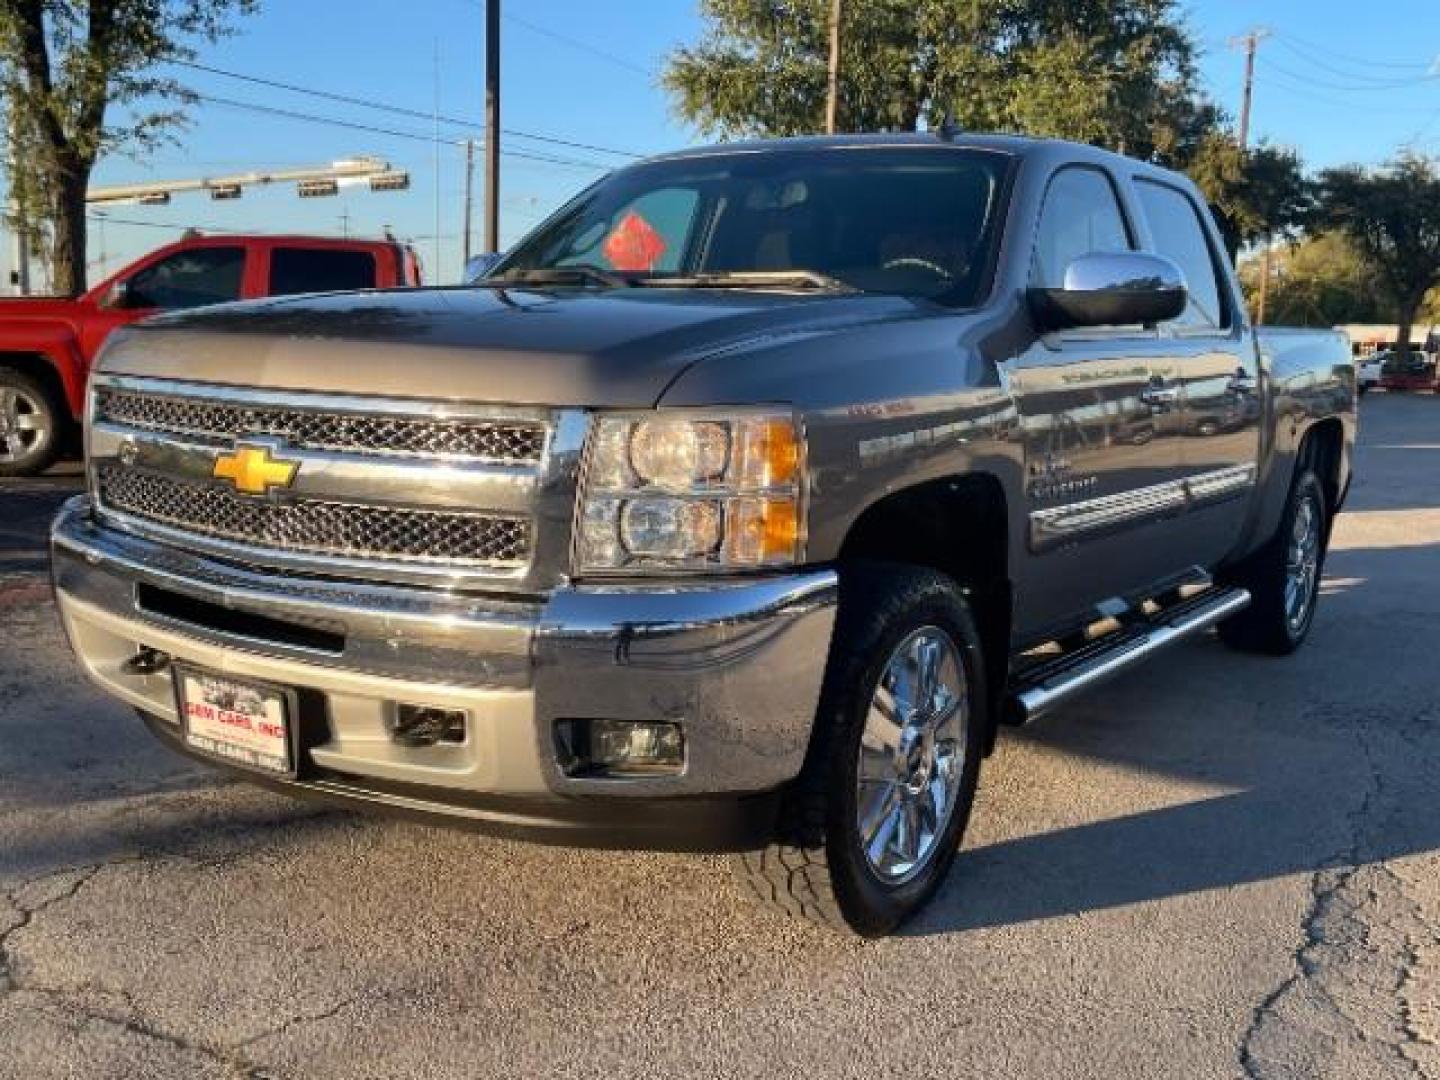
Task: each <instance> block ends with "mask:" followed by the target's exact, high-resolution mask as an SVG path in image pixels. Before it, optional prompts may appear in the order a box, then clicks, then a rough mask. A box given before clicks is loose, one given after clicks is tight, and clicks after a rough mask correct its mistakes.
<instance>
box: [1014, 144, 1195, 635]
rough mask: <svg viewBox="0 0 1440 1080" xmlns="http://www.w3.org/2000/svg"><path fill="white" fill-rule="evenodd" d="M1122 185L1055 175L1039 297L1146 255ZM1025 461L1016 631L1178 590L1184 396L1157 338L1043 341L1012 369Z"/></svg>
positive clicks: (1146, 334)
mask: <svg viewBox="0 0 1440 1080" xmlns="http://www.w3.org/2000/svg"><path fill="white" fill-rule="evenodd" d="M1138 246H1139V244H1138V233H1137V231H1136V230H1135V229H1134V227H1133V224H1132V223H1131V222H1130V221H1129V220H1128V218H1127V216H1126V212H1125V210H1124V209H1123V207H1122V201H1121V198H1120V195H1119V188H1118V186H1117V183H1116V180H1115V178H1114V177H1113V176H1112V175H1111V174H1110V173H1109V172H1108V171H1106V170H1104V169H1102V168H1099V167H1097V166H1091V165H1070V166H1064V167H1062V168H1060V169H1059V170H1057V171H1056V172H1055V173H1054V174H1053V176H1052V177H1051V178H1050V181H1049V184H1048V187H1047V189H1046V193H1045V197H1044V202H1043V204H1042V209H1041V212H1040V219H1039V223H1038V226H1037V228H1036V233H1035V240H1034V252H1033V258H1032V269H1031V285H1032V286H1034V287H1047V288H1056V287H1059V286H1060V285H1061V284H1062V283H1063V280H1064V275H1065V270H1066V268H1067V267H1068V266H1069V264H1070V263H1071V262H1073V261H1074V260H1075V259H1077V258H1079V257H1080V256H1082V255H1086V254H1090V253H1092V252H1100V251H1116V250H1133V249H1136V248H1138ZM1006 369H1007V374H1008V377H1009V386H1010V391H1011V393H1012V394H1013V395H1014V397H1015V399H1016V407H1017V409H1018V411H1019V414H1020V427H1021V437H1022V439H1023V444H1024V456H1025V500H1026V511H1027V514H1026V523H1027V528H1028V535H1027V538H1026V540H1027V548H1028V551H1027V556H1028V565H1027V567H1026V568H1025V572H1024V574H1023V575H1022V576H1020V577H1019V580H1020V586H1019V588H1018V589H1017V596H1016V602H1017V613H1016V615H1017V626H1019V627H1022V628H1025V629H1026V630H1030V631H1036V630H1041V629H1047V628H1050V627H1052V626H1058V625H1061V624H1067V623H1068V624H1073V623H1074V622H1075V621H1076V619H1077V618H1080V617H1083V616H1085V615H1087V614H1091V617H1094V616H1093V611H1094V609H1095V606H1096V605H1097V604H1100V603H1101V602H1103V601H1106V600H1109V599H1111V598H1114V597H1130V596H1133V595H1135V594H1137V593H1140V592H1143V591H1145V590H1146V589H1147V588H1148V587H1149V586H1150V585H1152V584H1153V583H1155V582H1158V581H1161V580H1163V579H1167V578H1173V577H1174V576H1175V575H1176V573H1177V571H1178V570H1183V569H1184V567H1183V565H1181V566H1178V567H1177V565H1176V560H1175V556H1174V552H1173V548H1172V541H1173V539H1174V533H1175V528H1176V527H1175V523H1174V519H1175V518H1176V516H1177V515H1178V514H1179V513H1180V512H1181V509H1182V504H1181V503H1180V501H1179V500H1177V499H1175V498H1167V497H1166V496H1167V494H1168V495H1174V494H1177V493H1178V491H1179V480H1180V476H1181V472H1182V469H1183V465H1182V462H1181V452H1180V446H1179V444H1180V434H1179V433H1180V428H1181V426H1182V424H1181V420H1180V418H1179V415H1178V411H1179V409H1180V403H1181V393H1180V388H1179V387H1178V386H1176V385H1175V381H1174V375H1175V371H1174V366H1173V356H1172V355H1171V345H1170V342H1169V340H1168V337H1167V336H1166V335H1163V334H1162V333H1161V331H1160V330H1159V329H1158V328H1155V327H1143V326H1115V327H1101V328H1093V329H1084V330H1067V331H1063V332H1057V333H1044V334H1040V335H1039V336H1038V337H1037V338H1036V339H1035V341H1034V342H1033V344H1031V345H1030V346H1029V347H1028V348H1027V349H1025V350H1024V351H1023V352H1021V353H1020V354H1019V355H1018V356H1016V357H1015V358H1014V359H1013V360H1012V361H1011V362H1010V363H1008V364H1007V365H1006Z"/></svg>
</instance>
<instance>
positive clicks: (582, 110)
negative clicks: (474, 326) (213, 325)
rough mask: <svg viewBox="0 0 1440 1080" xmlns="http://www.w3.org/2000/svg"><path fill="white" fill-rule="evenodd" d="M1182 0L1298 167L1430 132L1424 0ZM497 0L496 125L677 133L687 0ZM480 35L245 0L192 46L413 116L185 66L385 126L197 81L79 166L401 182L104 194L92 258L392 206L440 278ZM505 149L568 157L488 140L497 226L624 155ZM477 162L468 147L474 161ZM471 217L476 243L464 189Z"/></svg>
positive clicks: (1218, 72) (361, 219) (585, 132)
mask: <svg viewBox="0 0 1440 1080" xmlns="http://www.w3.org/2000/svg"><path fill="white" fill-rule="evenodd" d="M1188 10H1189V14H1190V19H1191V25H1192V27H1193V29H1194V32H1195V36H1196V38H1197V40H1198V42H1199V43H1200V45H1201V47H1202V49H1203V51H1204V56H1203V60H1202V71H1203V73H1204V80H1205V85H1206V87H1207V88H1208V90H1209V92H1210V94H1211V95H1212V96H1213V97H1214V98H1215V99H1216V100H1218V101H1219V102H1220V103H1221V104H1223V105H1225V106H1226V107H1227V108H1229V109H1231V110H1232V111H1236V110H1238V108H1239V103H1240V88H1241V79H1242V72H1243V63H1242V57H1241V55H1240V53H1239V52H1238V51H1236V50H1235V49H1233V48H1231V47H1230V46H1229V44H1228V42H1229V39H1230V38H1232V37H1233V36H1235V35H1238V34H1241V33H1243V32H1244V31H1245V30H1247V29H1248V28H1249V27H1251V26H1252V25H1256V24H1259V25H1263V26H1266V27H1268V28H1270V29H1271V30H1272V31H1273V35H1272V36H1271V37H1270V38H1269V39H1268V40H1267V41H1265V42H1264V44H1263V45H1262V46H1261V50H1260V63H1259V66H1258V68H1257V81H1256V90H1255V105H1254V119H1253V125H1252V132H1253V136H1252V137H1255V138H1267V139H1269V140H1271V141H1272V142H1276V143H1281V144H1286V145H1291V146H1294V147H1296V148H1298V149H1299V150H1300V151H1301V153H1302V154H1303V155H1304V157H1305V159H1306V161H1307V162H1308V163H1309V164H1310V165H1312V166H1314V167H1320V166H1325V165H1330V164H1334V163H1337V162H1342V161H1362V162H1370V161H1377V160H1380V159H1382V158H1384V157H1385V156H1387V155H1389V154H1391V153H1392V152H1393V151H1394V150H1395V149H1396V148H1397V147H1399V146H1401V145H1402V144H1407V143H1418V144H1419V145H1420V146H1421V147H1422V148H1423V149H1426V150H1427V151H1429V152H1431V153H1436V154H1440V67H1437V68H1435V74H1434V75H1428V76H1427V72H1428V71H1429V70H1430V66H1431V65H1434V64H1436V62H1437V58H1440V2H1437V0H1369V2H1367V3H1363V4H1357V3H1355V2H1354V0H1264V2H1245V0H1195V2H1194V3H1192V4H1191V5H1190V6H1189V8H1188ZM506 12H507V18H506V19H505V20H504V22H503V24H502V31H503V35H504V48H505V65H504V72H503V78H504V83H503V90H504V96H503V103H504V106H505V110H504V125H505V127H507V128H511V129H514V130H516V131H524V132H530V133H533V134H536V135H542V136H549V137H552V138H556V139H564V140H569V141H573V142H579V143H587V144H591V145H593V146H597V147H605V148H607V149H614V150H621V151H626V152H628V153H630V154H645V153H650V152H654V151H658V150H663V149H669V148H673V147H676V146H679V145H684V144H686V143H688V142H692V141H694V140H695V138H696V136H695V134H694V133H693V132H691V131H689V130H687V129H686V128H685V127H684V125H682V124H681V123H679V122H678V121H677V120H676V119H675V118H674V117H673V115H672V114H671V112H670V108H669V104H668V102H667V100H666V98H665V96H664V94H663V93H662V92H661V91H660V89H659V88H658V85H657V77H656V73H657V72H658V71H659V69H660V66H661V63H662V60H663V58H664V56H665V55H666V54H667V53H668V52H669V51H670V50H671V49H673V48H674V47H675V46H676V45H677V44H680V43H683V42H687V41H692V40H694V39H695V38H696V37H697V36H698V34H699V33H700V22H699V18H698V15H697V13H696V5H695V4H694V3H692V2H690V0H507V2H506ZM482 57H483V12H482V10H481V6H480V4H479V2H478V0H408V2H407V3H395V2H393V0H263V4H262V13H261V14H260V15H259V16H257V17H255V18H253V19H249V20H247V21H245V22H244V23H243V24H241V26H240V33H239V34H238V35H237V36H235V37H233V38H230V39H228V40H226V41H223V42H221V43H220V44H219V45H217V46H214V47H211V48H206V49H205V50H203V54H202V57H201V60H202V62H203V63H205V64H207V65H209V66H212V67H216V68H222V69H225V70H229V71H234V72H240V73H244V74H248V75H253V76H257V77H260V78H264V79H270V80H275V81H280V82H286V83H292V84H298V85H304V86H307V87H311V88H315V89H319V90H324V91H327V92H332V93H336V94H342V95H348V96H352V97H356V98H364V99H370V100H377V101H382V102H386V103H389V104H391V105H394V106H399V107H402V108H406V109H411V110H414V111H416V112H419V113H423V114H425V116H426V117H427V119H422V118H419V117H405V116H396V115H391V114H387V113H383V112H377V111H372V110H368V109H363V108H360V107H358V106H354V105H349V104H342V103H338V102H333V101H324V100H320V99H316V98H312V97H305V96H302V95H299V94H295V93H290V92H286V91H282V90H279V89H274V88H269V87H264V86H258V85H254V84H251V83H246V82H241V81H236V80H233V79H230V78H226V77H223V76H219V75H214V74H209V73H205V72H200V71H183V72H179V73H178V74H180V75H181V76H182V77H183V79H184V80H185V82H186V83H187V84H188V85H190V86H191V87H192V88H193V89H195V90H197V91H199V92H201V93H202V94H205V95H208V96H210V97H213V98H225V99H230V100H232V101H239V102H246V103H249V104H251V105H261V106H266V107H270V108H278V109H285V110H290V111H298V112H304V113H310V114H313V115H315V116H320V117H327V118H331V119H336V120H344V121H346V122H350V123H357V124H368V125H375V126H378V127H382V128H387V129H391V131H392V132H395V133H396V134H381V133H378V132H366V131H359V130H351V129H346V128H341V127H337V126H332V125H328V124H321V123H313V122H307V121H302V120H298V119H294V118H286V117H281V116H277V115H273V114H264V113H260V112H256V111H252V110H247V109H240V108H235V107H233V106H230V105H222V104H218V103H214V102H206V103H202V104H201V105H199V106H198V107H196V108H195V109H194V110H193V113H192V124H191V127H190V129H189V130H188V131H187V132H185V133H184V134H183V135H182V136H181V142H180V144H179V145H177V146H174V147H169V148H166V149H163V150H161V151H159V152H157V153H155V154H154V155H152V156H151V157H150V158H149V159H148V160H146V161H145V162H143V163H139V162H133V161H128V160H125V159H121V158H117V159H112V160H109V161H106V162H104V163H102V165H101V167H100V168H99V169H98V170H97V173H96V176H95V183H96V184H114V183H125V182H130V181H134V180H139V179H145V178H154V179H162V178H173V177H191V176H197V175H218V174H222V173H225V172H233V171H237V170H245V169H249V168H252V167H278V166H283V165H304V164H315V163H324V162H328V161H330V160H333V159H336V158H341V157H347V156H351V155H355V154H375V155H378V156H381V157H384V158H386V159H388V160H389V161H390V162H391V163H392V164H393V165H395V166H396V167H397V168H403V169H406V170H408V171H409V172H410V173H411V176H412V187H411V189H410V191H408V192H404V193H392V194H383V195H379V194H371V193H369V192H368V191H366V190H364V189H355V190H351V191H348V192H343V193H342V194H341V196H339V197H336V198H329V199H307V200H300V199H297V198H296V197H295V196H294V194H293V191H292V189H290V188H289V187H288V186H287V187H285V188H277V189H271V190H263V191H254V190H252V191H248V192H247V193H246V195H245V197H244V198H243V199H241V200H239V201H236V202H212V201H210V200H209V199H207V198H205V197H203V196H196V195H189V196H179V197H177V198H176V199H175V200H174V202H172V204H171V205H170V206H168V207H139V206H123V207H116V208H114V209H113V210H111V211H110V212H109V220H108V221H107V222H106V223H105V224H104V226H103V228H101V227H98V226H92V229H93V231H92V237H91V256H92V261H93V265H92V268H91V275H92V280H98V278H99V277H100V276H101V272H102V270H103V271H104V272H109V271H112V270H115V269H118V268H119V267H120V266H121V265H123V263H124V262H125V261H126V260H128V259H129V258H131V257H133V256H135V255H138V254H140V253H141V252H143V251H146V250H148V249H150V248H152V247H155V246H158V245H159V244H161V243H164V242H166V241H168V240H170V239H173V238H175V237H176V236H178V235H179V233H178V229H179V228H181V227H183V226H185V225H189V224H195V225H199V226H201V227H204V226H213V227H223V228H229V229H256V230H263V231H267V232H269V231H278V230H297V231H308V232H320V233H333V234H339V233H341V232H342V231H343V230H344V229H346V228H348V229H349V230H350V231H351V232H352V233H354V234H375V233H378V232H379V231H380V229H381V228H382V227H383V226H385V225H389V226H392V227H393V228H394V229H395V231H396V232H397V233H398V234H399V235H401V236H404V237H411V238H414V239H415V242H416V244H417V246H418V247H419V249H420V251H421V253H422V256H423V257H424V259H425V262H426V265H427V268H428V270H429V272H430V276H431V278H432V280H437V279H438V280H453V278H454V277H455V276H456V275H457V274H458V271H459V263H460V237H459V233H460V221H461V198H462V190H463V183H464V172H463V152H462V151H461V150H460V149H459V148H458V147H457V146H456V145H454V144H455V142H456V141H457V140H460V139H463V138H465V136H466V135H467V134H472V135H478V129H477V130H475V131H471V132H467V131H466V130H465V129H463V128H460V127H457V126H455V125H453V124H442V125H441V126H440V133H441V135H442V138H443V140H444V142H443V144H442V145H441V147H440V150H439V154H438V158H439V168H438V171H437V169H436V159H437V153H436V148H435V146H434V141H433V136H434V132H435V124H434V123H433V121H432V120H431V119H428V117H430V116H431V115H432V114H433V113H434V112H435V111H437V108H438V111H439V112H440V113H441V114H442V115H447V116H457V117H474V118H475V119H476V121H477V123H478V121H479V119H480V117H481V112H482V106H483V87H482ZM406 135H409V136H411V137H406ZM507 149H510V150H514V151H519V152H528V153H532V154H536V155H543V156H549V157H553V158H559V159H564V161H565V162H566V163H565V164H559V163H556V162H541V161H535V160H527V159H521V158H519V157H515V158H511V159H509V160H507V162H506V163H505V166H504V171H503V176H502V183H501V192H502V238H503V239H504V240H505V241H506V242H510V241H513V240H514V239H515V238H516V237H517V236H519V235H520V234H521V233H523V232H524V231H525V230H526V229H528V228H529V227H530V226H531V225H532V224H534V222H535V221H536V220H537V218H538V217H539V216H540V215H542V214H543V213H545V212H546V211H548V210H549V209H552V208H553V207H554V206H555V205H556V204H557V203H558V202H559V201H560V200H562V199H563V198H564V197H566V196H567V195H568V194H570V193H572V192H573V191H575V190H577V189H578V188H579V187H581V186H583V185H584V184H586V183H588V182H589V181H590V180H591V179H592V178H594V177H596V176H598V175H600V169H599V168H598V167H597V166H607V167H608V166H613V165H616V164H620V163H623V162H624V161H626V160H629V159H628V158H627V157H625V156H622V155H619V154H614V153H608V152H602V151H600V150H590V149H581V148H577V147H568V146H562V145H557V144H554V143H544V142H539V141H536V140H533V139H531V140H527V139H520V138H514V139H510V140H509V141H508V143H507ZM478 173H479V170H478V168H477V178H478ZM437 191H438V197H437ZM437 203H438V221H439V226H438V229H437V227H436V220H437V209H436V207H437ZM477 207H478V198H477ZM136 223H138V224H136ZM475 224H476V236H477V248H478V237H479V225H480V221H479V214H478V209H477V215H476V222H475ZM102 233H103V238H102V235H101V234H102ZM437 234H438V236H439V240H438V241H437V240H436V239H435V237H436V236H437ZM102 239H103V250H102ZM6 255H7V256H8V250H7V252H6ZM0 265H3V263H0ZM5 269H8V267H5ZM437 271H438V273H437Z"/></svg>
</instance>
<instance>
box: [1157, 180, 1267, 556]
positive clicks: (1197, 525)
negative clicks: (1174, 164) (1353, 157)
mask: <svg viewBox="0 0 1440 1080" xmlns="http://www.w3.org/2000/svg"><path fill="white" fill-rule="evenodd" d="M1132 190H1133V192H1134V195H1135V202H1136V204H1137V206H1138V207H1139V209H1140V213H1141V217H1142V218H1143V221H1142V225H1143V227H1144V232H1145V236H1146V243H1147V246H1148V247H1149V248H1150V249H1151V250H1152V251H1154V252H1155V253H1157V254H1159V255H1164V256H1165V257H1167V258H1169V259H1170V260H1172V261H1173V262H1175V263H1176V265H1178V266H1179V267H1180V269H1181V270H1182V271H1184V274H1185V282H1186V286H1187V289H1188V292H1189V303H1188V305H1187V307H1186V310H1185V312H1184V314H1182V315H1181V316H1180V317H1179V318H1178V319H1175V320H1173V321H1172V322H1169V323H1166V324H1164V325H1163V326H1162V327H1161V332H1162V333H1163V334H1164V335H1165V336H1166V338H1167V339H1168V341H1169V343H1170V345H1169V348H1170V352H1171V354H1172V360H1171V362H1172V364H1173V372H1174V375H1173V381H1174V384H1175V385H1176V386H1178V389H1179V391H1180V394H1179V396H1180V401H1179V404H1178V409H1179V416H1180V418H1181V425H1180V431H1181V435H1182V437H1181V438H1180V439H1179V442H1178V445H1179V450H1180V461H1181V464H1182V466H1183V469H1184V473H1185V483H1186V489H1187V493H1188V495H1189V511H1188V513H1187V515H1186V527H1185V529H1184V530H1183V531H1181V532H1179V533H1177V535H1176V539H1175V543H1176V545H1177V554H1180V555H1182V556H1183V557H1184V558H1185V560H1186V561H1188V562H1191V563H1195V564H1197V565H1200V566H1205V567H1211V566H1214V565H1215V564H1216V563H1217V562H1218V561H1219V560H1220V559H1222V558H1223V557H1224V556H1225V554H1226V553H1227V552H1229V550H1230V549H1231V548H1232V547H1233V546H1234V544H1235V540H1236V538H1237V537H1238V536H1239V535H1240V531H1241V528H1242V526H1243V523H1244V518H1245V515H1246V513H1247V511H1248V507H1249V504H1248V501H1247V499H1246V498H1245V496H1247V495H1249V493H1250V492H1251V490H1252V489H1253V487H1254V483H1255V465H1256V462H1257V461H1258V458H1259V450H1260V416H1261V411H1262V410H1261V402H1260V385H1259V371H1258V363H1259V357H1258V353H1257V350H1256V348H1255V337H1254V333H1253V331H1252V330H1251V329H1250V328H1249V326H1248V325H1247V324H1246V320H1245V314H1244V309H1243V307H1242V306H1241V303H1240V300H1239V297H1237V296H1236V295H1235V292H1234V289H1233V288H1232V286H1231V278H1230V274H1229V272H1228V271H1227V270H1225V269H1223V267H1224V265H1225V264H1224V262H1223V261H1222V260H1223V259H1224V248H1223V247H1222V246H1221V244H1220V241H1219V237H1218V235H1217V234H1216V232H1215V230H1214V228H1213V225H1212V224H1211V222H1210V219H1209V216H1208V214H1207V212H1206V211H1205V210H1204V209H1203V207H1202V204H1200V203H1199V202H1197V200H1196V199H1195V197H1194V195H1193V194H1192V193H1191V192H1189V191H1187V190H1185V189H1183V188H1181V187H1179V186H1172V185H1170V184H1167V183H1165V182H1163V181H1162V180H1160V179H1156V178H1151V177H1145V176H1141V177H1136V178H1135V179H1134V181H1133V188H1132Z"/></svg>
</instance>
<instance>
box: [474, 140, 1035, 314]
mask: <svg viewBox="0 0 1440 1080" xmlns="http://www.w3.org/2000/svg"><path fill="white" fill-rule="evenodd" d="M1009 164H1010V161H1009V159H1008V157H1006V156H1005V155H1003V154H996V153H989V152H980V151H971V150H963V149H932V148H928V147H926V148H919V147H916V148H914V149H875V150H863V151H862V150H826V151H809V152H807V151H789V150H776V151H771V152H765V153H743V154H723V153H717V154H706V155H703V156H697V157H694V158H679V159H673V160H669V161H660V162H652V163H648V164H644V165H637V166H634V167H631V168H628V169H622V170H620V171H619V172H616V173H614V174H612V175H611V176H609V177H607V178H606V179H604V180H602V181H601V182H600V183H598V184H596V185H595V186H594V187H592V188H590V189H589V190H588V191H586V192H585V193H583V194H582V195H581V196H580V197H579V198H577V199H576V200H574V201H573V202H572V203H570V204H569V205H568V206H566V207H565V208H564V209H562V210H561V211H560V212H559V213H558V214H556V215H555V216H554V217H553V218H551V219H550V221H548V222H547V223H546V224H544V225H542V226H541V227H540V228H539V229H538V230H536V231H535V232H534V233H532V234H531V235H530V236H528V237H526V239H525V240H523V241H522V242H521V243H520V245H519V246H518V247H517V248H516V249H515V251H514V252H513V253H512V254H511V255H510V256H509V257H508V258H506V259H505V261H504V262H503V263H502V264H501V265H500V266H499V267H497V268H496V270H495V271H494V274H493V275H492V276H502V277H503V276H504V275H506V274H520V273H523V272H525V271H533V270H544V269H549V268H553V267H560V266H567V265H577V264H590V265H593V266H596V267H600V268H603V269H606V270H612V271H620V272H623V273H625V274H630V275H635V276H637V277H646V278H661V277H665V276H685V275H690V274H726V273H737V274H744V273H747V272H754V271H772V272H774V271H795V270H810V271H814V272H817V273H821V274H827V275H829V276H831V277H834V278H838V279H839V280H840V281H843V282H845V283H846V284H848V285H851V286H853V287H854V288H857V289H861V290H864V291H867V292H880V293H896V294H904V295H913V296H929V297H934V298H936V299H939V300H942V301H943V302H945V303H954V304H967V303H971V302H973V301H974V300H975V299H976V297H978V296H979V295H980V294H981V293H982V291H983V290H984V289H985V288H986V286H987V285H988V275H989V274H990V264H991V261H992V258H991V256H992V253H993V249H994V243H995V236H996V233H997V231H998V222H999V220H1000V217H1001V214H1000V209H1001V192H1002V188H1003V181H1004V177H1005V173H1006V170H1007V169H1008V167H1009Z"/></svg>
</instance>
